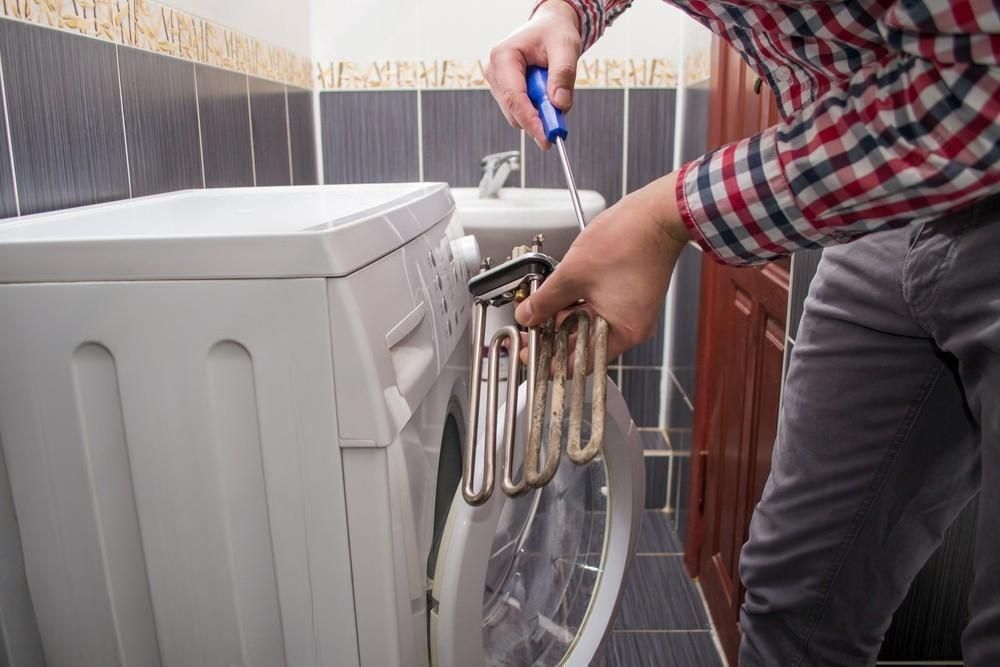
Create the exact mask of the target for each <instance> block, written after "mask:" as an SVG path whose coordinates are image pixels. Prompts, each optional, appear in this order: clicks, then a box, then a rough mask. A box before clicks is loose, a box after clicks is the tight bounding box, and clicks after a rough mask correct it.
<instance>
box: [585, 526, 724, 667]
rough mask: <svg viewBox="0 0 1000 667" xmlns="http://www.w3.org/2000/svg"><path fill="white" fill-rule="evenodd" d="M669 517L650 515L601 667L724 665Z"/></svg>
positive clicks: (640, 537) (641, 533)
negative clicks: (685, 569)
mask: <svg viewBox="0 0 1000 667" xmlns="http://www.w3.org/2000/svg"><path fill="white" fill-rule="evenodd" d="M681 552H682V548H681V543H680V540H679V539H678V538H677V534H676V533H675V532H674V530H673V527H672V524H671V521H670V518H669V515H668V514H667V513H665V512H659V511H647V512H646V514H645V516H644V517H643V522H642V531H641V532H640V534H639V547H638V551H637V555H636V558H635V561H634V562H633V566H632V570H631V572H630V573H629V579H628V581H627V582H626V585H625V596H624V597H623V598H622V607H621V611H620V613H619V616H618V622H617V623H616V624H615V627H614V629H613V631H612V633H611V635H610V637H609V638H608V642H607V644H606V645H605V647H604V650H603V653H602V655H601V656H600V657H599V658H598V660H597V661H595V663H594V664H595V665H600V666H601V667H645V666H647V665H649V666H652V665H656V666H657V667H671V666H673V665H676V666H678V667H723V664H724V663H723V662H722V660H721V658H720V657H719V653H718V650H717V649H716V646H715V642H714V640H713V638H712V626H711V622H710V621H709V619H708V615H707V614H706V612H705V607H704V605H703V603H702V600H701V596H700V595H699V593H698V590H697V588H696V586H695V583H694V582H693V581H692V580H691V578H690V577H688V576H687V573H686V572H685V571H684V563H683V554H682V553H681Z"/></svg>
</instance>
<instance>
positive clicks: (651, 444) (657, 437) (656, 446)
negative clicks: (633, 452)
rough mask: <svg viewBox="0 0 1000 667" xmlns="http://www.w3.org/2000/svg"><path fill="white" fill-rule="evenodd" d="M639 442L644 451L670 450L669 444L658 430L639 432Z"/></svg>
mask: <svg viewBox="0 0 1000 667" xmlns="http://www.w3.org/2000/svg"><path fill="white" fill-rule="evenodd" d="M639 441H640V442H642V448H643V450H644V451H661V452H665V451H667V450H669V449H670V443H669V442H668V441H667V439H666V437H664V435H663V431H661V430H660V429H658V428H657V429H649V428H644V429H640V430H639Z"/></svg>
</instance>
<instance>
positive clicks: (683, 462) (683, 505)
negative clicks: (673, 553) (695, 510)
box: [668, 454, 691, 540]
mask: <svg viewBox="0 0 1000 667" xmlns="http://www.w3.org/2000/svg"><path fill="white" fill-rule="evenodd" d="M670 477H671V479H670V498H669V500H668V502H669V507H670V509H671V510H672V513H671V516H672V517H673V520H674V529H675V530H676V531H677V534H678V535H679V536H680V538H681V540H683V539H684V533H685V531H686V530H687V515H688V496H689V494H690V493H691V456H690V455H687V454H676V455H675V456H674V465H673V466H672V467H671V468H670Z"/></svg>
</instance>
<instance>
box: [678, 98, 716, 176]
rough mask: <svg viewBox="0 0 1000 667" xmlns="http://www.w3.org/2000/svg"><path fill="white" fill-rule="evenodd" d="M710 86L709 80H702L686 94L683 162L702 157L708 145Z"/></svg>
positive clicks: (682, 143)
mask: <svg viewBox="0 0 1000 667" xmlns="http://www.w3.org/2000/svg"><path fill="white" fill-rule="evenodd" d="M708 86H709V82H708V81H701V82H699V83H696V84H695V85H693V86H690V87H689V88H688V89H687V92H686V94H685V99H684V109H683V111H684V132H682V133H681V160H682V161H683V162H690V161H691V160H694V159H696V158H699V157H701V156H702V155H704V154H705V151H706V150H707V147H708V106H709V101H708V100H709V88H708ZM678 166H680V165H678Z"/></svg>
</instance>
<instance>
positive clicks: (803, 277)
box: [788, 250, 823, 340]
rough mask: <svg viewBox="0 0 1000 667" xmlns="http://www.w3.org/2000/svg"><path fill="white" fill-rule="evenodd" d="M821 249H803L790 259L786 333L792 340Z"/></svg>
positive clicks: (821, 254)
mask: <svg viewBox="0 0 1000 667" xmlns="http://www.w3.org/2000/svg"><path fill="white" fill-rule="evenodd" d="M822 257H823V251H822V250H803V251H801V252H797V253H795V257H794V258H793V259H792V284H791V286H790V287H789V288H788V308H789V311H788V335H789V337H791V338H792V339H793V340H794V339H795V336H796V335H798V333H799V320H801V319H802V310H803V309H804V308H805V304H806V295H807V294H808V293H809V284H810V283H811V282H812V279H813V276H815V275H816V268H817V267H818V266H819V260H820V259H821V258H822Z"/></svg>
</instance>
